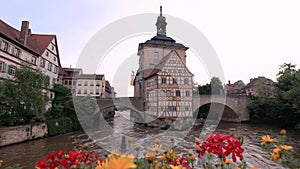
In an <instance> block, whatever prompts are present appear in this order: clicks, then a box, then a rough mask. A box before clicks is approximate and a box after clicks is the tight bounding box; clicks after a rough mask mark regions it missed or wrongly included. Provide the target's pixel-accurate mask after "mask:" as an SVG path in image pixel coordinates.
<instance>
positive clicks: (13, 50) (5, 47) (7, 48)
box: [0, 40, 57, 71]
mask: <svg viewBox="0 0 300 169" xmlns="http://www.w3.org/2000/svg"><path fill="white" fill-rule="evenodd" d="M0 49H1V50H2V51H4V52H7V53H9V54H11V55H13V56H16V57H20V56H21V54H22V51H21V50H20V49H19V48H17V47H15V46H13V45H11V44H9V43H7V42H5V41H3V40H0ZM48 55H49V52H48V51H47V52H46V56H48ZM26 61H27V62H29V63H31V64H34V65H35V64H36V57H35V56H32V57H31V60H26ZM53 61H56V57H55V56H54V57H53ZM49 64H50V66H49V65H48V69H50V71H51V70H52V64H51V63H50V62H49ZM40 65H41V66H42V67H45V59H43V58H41V63H40ZM55 70H56V71H57V68H54V71H55Z"/></svg>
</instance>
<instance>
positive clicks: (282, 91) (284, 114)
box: [247, 63, 300, 125]
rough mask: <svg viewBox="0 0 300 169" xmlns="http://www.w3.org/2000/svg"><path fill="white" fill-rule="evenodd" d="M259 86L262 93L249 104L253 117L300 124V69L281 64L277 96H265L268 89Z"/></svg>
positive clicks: (287, 123) (276, 88) (276, 89)
mask: <svg viewBox="0 0 300 169" xmlns="http://www.w3.org/2000/svg"><path fill="white" fill-rule="evenodd" d="M257 87H258V88H259V89H261V93H262V94H260V97H257V98H254V100H252V101H251V102H250V103H249V104H248V106H247V108H248V110H249V112H250V117H251V119H259V120H268V121H277V122H280V124H282V125H296V124H297V123H298V125H300V102H299V100H300V95H299V93H300V70H296V69H295V65H293V64H291V63H289V64H286V63H284V64H283V65H281V66H280V70H279V73H278V78H277V82H276V83H275V91H276V98H267V97H265V96H266V95H264V94H263V93H266V89H264V88H263V87H261V86H257Z"/></svg>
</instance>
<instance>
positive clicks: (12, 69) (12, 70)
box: [0, 62, 16, 75]
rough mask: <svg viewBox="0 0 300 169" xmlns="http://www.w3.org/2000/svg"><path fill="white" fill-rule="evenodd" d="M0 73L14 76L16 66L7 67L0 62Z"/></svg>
mask: <svg viewBox="0 0 300 169" xmlns="http://www.w3.org/2000/svg"><path fill="white" fill-rule="evenodd" d="M0 72H2V73H8V74H10V75H14V74H16V66H13V65H7V64H5V63H4V62H0Z"/></svg>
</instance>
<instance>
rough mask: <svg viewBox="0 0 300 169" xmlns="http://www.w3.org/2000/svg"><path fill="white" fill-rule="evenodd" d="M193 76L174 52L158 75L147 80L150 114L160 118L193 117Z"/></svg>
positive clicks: (146, 98)
mask: <svg viewBox="0 0 300 169" xmlns="http://www.w3.org/2000/svg"><path fill="white" fill-rule="evenodd" d="M192 78H193V75H192V74H191V73H190V72H189V71H188V70H187V68H186V67H185V64H184V63H183V62H182V60H181V59H180V58H179V56H177V54H176V53H175V52H174V53H173V54H172V55H171V56H170V57H169V59H168V61H167V62H166V64H165V65H164V66H163V68H162V70H161V71H160V72H159V73H158V75H157V76H153V77H151V78H148V79H146V81H145V83H146V87H145V88H146V90H145V92H146V97H145V105H146V107H145V108H146V111H147V112H148V114H152V115H154V116H157V117H159V118H171V117H192V93H193V92H192V90H193V79H192Z"/></svg>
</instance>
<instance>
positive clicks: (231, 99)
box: [193, 95, 250, 122]
mask: <svg viewBox="0 0 300 169" xmlns="http://www.w3.org/2000/svg"><path fill="white" fill-rule="evenodd" d="M249 101H250V98H249V97H247V96H238V95H227V96H222V95H200V96H199V95H198V96H194V97H193V112H194V117H196V116H198V117H199V114H200V113H201V109H203V108H204V109H205V107H206V110H209V111H210V113H211V114H210V115H216V114H217V115H218V116H219V118H221V119H222V121H229V122H241V121H247V120H249V113H248V111H247V104H248V103H249Z"/></svg>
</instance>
